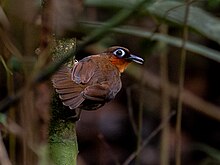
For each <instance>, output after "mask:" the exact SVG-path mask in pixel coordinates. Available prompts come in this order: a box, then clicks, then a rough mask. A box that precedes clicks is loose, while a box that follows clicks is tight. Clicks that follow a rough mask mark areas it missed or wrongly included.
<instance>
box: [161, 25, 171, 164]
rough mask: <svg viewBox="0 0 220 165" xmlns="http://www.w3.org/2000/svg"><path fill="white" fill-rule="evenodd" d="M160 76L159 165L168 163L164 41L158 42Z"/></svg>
mask: <svg viewBox="0 0 220 165" xmlns="http://www.w3.org/2000/svg"><path fill="white" fill-rule="evenodd" d="M160 32H161V33H163V34H166V33H167V26H166V25H162V26H161V28H160ZM159 46H160V47H159V50H160V76H161V82H163V83H162V84H161V99H162V101H161V122H162V123H164V124H166V125H165V126H164V127H163V130H162V134H161V144H160V147H161V149H160V165H168V164H169V153H170V152H169V148H170V147H169V141H170V140H169V123H167V122H166V118H167V116H168V115H169V113H170V96H169V79H168V56H167V55H168V52H167V45H166V43H164V42H160V45H159Z"/></svg>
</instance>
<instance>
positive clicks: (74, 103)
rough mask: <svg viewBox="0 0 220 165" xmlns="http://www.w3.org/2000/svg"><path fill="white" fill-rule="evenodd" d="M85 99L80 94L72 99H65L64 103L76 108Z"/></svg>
mask: <svg viewBox="0 0 220 165" xmlns="http://www.w3.org/2000/svg"><path fill="white" fill-rule="evenodd" d="M84 100H85V99H84V98H83V97H82V96H78V97H76V98H73V99H70V100H64V101H63V104H64V105H66V106H69V107H70V109H76V108H77V107H79V106H80V104H82V102H83V101H84Z"/></svg>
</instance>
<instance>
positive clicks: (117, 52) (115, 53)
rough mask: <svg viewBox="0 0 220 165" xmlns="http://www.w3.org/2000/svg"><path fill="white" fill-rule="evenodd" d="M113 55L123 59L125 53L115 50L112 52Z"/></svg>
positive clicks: (121, 50)
mask: <svg viewBox="0 0 220 165" xmlns="http://www.w3.org/2000/svg"><path fill="white" fill-rule="evenodd" d="M113 54H114V55H116V56H118V57H123V56H125V54H126V52H125V51H124V50H123V49H117V50H115V51H114V52H113Z"/></svg>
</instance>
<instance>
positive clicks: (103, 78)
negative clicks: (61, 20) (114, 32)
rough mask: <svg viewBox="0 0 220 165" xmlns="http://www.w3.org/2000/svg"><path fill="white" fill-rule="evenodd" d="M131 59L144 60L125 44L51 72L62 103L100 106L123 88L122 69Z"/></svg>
mask: <svg viewBox="0 0 220 165" xmlns="http://www.w3.org/2000/svg"><path fill="white" fill-rule="evenodd" d="M131 62H135V63H138V64H143V63H144V60H143V58H141V57H138V56H136V55H133V54H131V52H130V51H129V50H128V49H127V48H125V47H122V46H112V47H109V48H107V49H106V50H105V51H104V52H102V53H99V54H96V55H90V56H87V57H85V58H83V59H81V60H79V61H77V62H75V63H74V65H73V67H72V68H70V67H68V66H65V65H64V66H62V67H61V69H59V70H58V71H57V72H56V73H55V74H54V75H53V76H52V84H53V87H54V88H55V91H56V92H57V93H58V95H59V98H60V99H61V101H62V103H63V105H65V106H68V107H69V108H70V109H71V110H76V109H78V110H79V111H80V113H81V110H88V111H92V110H97V109H99V108H100V107H102V106H104V105H105V103H107V102H109V101H111V100H113V99H114V98H115V96H116V95H117V93H118V92H119V91H120V89H121V88H122V82H121V73H123V72H124V71H125V69H126V68H127V66H128V64H130V63H131ZM80 113H78V115H77V117H76V118H77V119H79V116H80Z"/></svg>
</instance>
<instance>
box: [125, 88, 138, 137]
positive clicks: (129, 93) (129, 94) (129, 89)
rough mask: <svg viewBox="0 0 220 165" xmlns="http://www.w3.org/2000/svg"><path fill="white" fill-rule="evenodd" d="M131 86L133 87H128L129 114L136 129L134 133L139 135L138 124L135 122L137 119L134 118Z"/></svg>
mask: <svg viewBox="0 0 220 165" xmlns="http://www.w3.org/2000/svg"><path fill="white" fill-rule="evenodd" d="M131 88H132V87H128V88H127V89H126V93H127V100H128V101H127V102H128V105H127V106H128V115H129V119H130V122H131V126H132V128H133V130H134V133H135V135H136V136H137V134H138V131H137V126H136V123H135V120H134V115H133V105H132V99H131Z"/></svg>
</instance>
